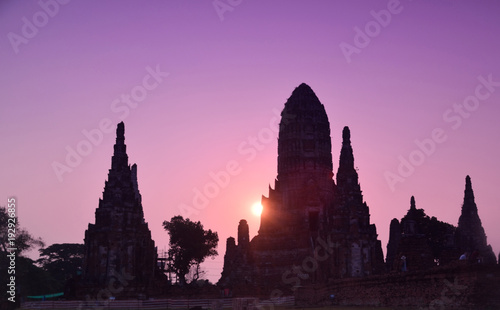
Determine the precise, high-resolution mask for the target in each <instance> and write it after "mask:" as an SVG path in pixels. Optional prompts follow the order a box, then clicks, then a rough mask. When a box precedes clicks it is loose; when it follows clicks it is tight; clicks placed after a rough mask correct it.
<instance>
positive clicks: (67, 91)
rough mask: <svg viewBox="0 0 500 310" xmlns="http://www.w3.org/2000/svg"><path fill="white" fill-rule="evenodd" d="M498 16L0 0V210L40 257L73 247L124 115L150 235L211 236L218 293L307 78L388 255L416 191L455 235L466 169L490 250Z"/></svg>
mask: <svg viewBox="0 0 500 310" xmlns="http://www.w3.org/2000/svg"><path fill="white" fill-rule="evenodd" d="M499 16H500V2H498V1H494V0H490V1H480V2H476V1H452V0H441V1H437V0H432V1H431V0H426V1H425V0H414V1H410V0H407V1H405V0H401V1H392V0H391V1H387V0H383V1H382V0H381V1H347V0H345V1H327V0H324V1H305V0H304V1H290V0H288V1H286V0H281V1H264V0H219V1H213V0H203V1H195V0H168V1H105V2H101V1H77V0H73V1H68V0H65V1H63V0H60V2H56V1H55V0H41V1H40V2H38V1H15V0H7V1H2V2H0V29H1V33H0V34H1V35H2V39H1V40H0V72H1V74H0V98H1V104H0V132H1V137H2V140H1V141H2V145H1V151H0V167H1V168H0V172H1V177H0V199H1V200H0V205H7V199H8V198H9V197H11V196H14V197H16V198H17V200H18V204H17V208H18V216H19V219H20V223H21V226H23V227H25V228H27V229H28V230H29V231H30V232H31V233H32V234H33V235H35V236H40V237H42V238H43V239H44V241H45V242H46V243H47V245H50V244H52V243H75V242H78V243H83V238H84V232H85V230H86V229H87V225H88V224H89V223H94V221H95V216H94V212H95V209H96V208H97V206H98V200H99V198H100V197H102V191H103V188H104V181H105V180H106V178H107V173H108V169H110V167H111V156H112V152H113V144H114V139H115V128H116V124H117V123H118V122H120V121H122V120H123V121H124V122H125V143H126V144H127V152H128V155H129V160H130V164H133V163H137V165H138V181H139V190H140V192H141V194H142V202H143V208H144V214H145V218H146V221H147V222H148V223H149V227H150V229H151V231H152V235H153V239H154V240H155V242H156V244H157V245H158V247H159V249H160V250H165V249H166V247H167V244H168V235H167V233H166V232H165V231H164V230H163V228H162V225H161V223H162V222H163V221H164V220H169V219H170V218H171V217H172V216H174V215H188V217H189V218H191V219H192V220H200V221H201V222H202V224H203V225H204V226H205V228H210V229H212V230H215V231H217V232H218V234H219V238H220V241H219V248H218V250H219V256H218V257H217V258H216V259H215V260H211V259H208V261H207V263H205V264H204V268H205V270H206V272H207V276H208V278H209V279H210V280H212V281H214V282H215V281H217V280H218V279H219V277H220V272H221V271H222V262H223V255H224V253H225V243H226V238H227V237H229V236H234V237H236V229H237V225H238V222H239V220H240V219H247V221H248V222H249V225H250V234H251V237H252V236H254V235H255V234H256V233H257V230H258V227H259V224H260V220H259V218H258V217H257V216H255V215H253V214H252V213H251V206H252V205H253V204H254V203H255V202H258V201H260V198H261V195H267V193H268V186H269V184H274V178H275V177H276V173H277V167H276V166H277V136H278V134H277V131H276V123H277V121H278V120H279V119H278V117H279V113H280V111H281V110H282V109H283V107H284V103H285V102H286V100H287V98H288V97H289V96H290V95H291V93H292V91H293V90H294V88H295V87H297V86H298V85H299V84H300V83H302V82H304V83H306V84H308V85H309V86H311V88H312V89H313V90H314V92H315V93H316V95H317V96H318V98H319V99H320V101H321V102H322V103H323V105H324V106H325V108H326V111H327V114H328V117H329V120H330V126H331V137H332V152H333V159H334V163H333V166H334V173H336V169H337V167H338V158H339V154H340V147H341V137H342V128H343V127H344V126H349V128H350V129H351V141H352V145H353V149H354V158H355V166H356V167H357V168H358V169H359V170H358V173H359V180H360V184H361V189H362V190H363V194H364V198H365V200H366V202H367V204H368V206H369V207H370V213H371V222H372V223H375V224H376V226H377V231H378V234H379V239H380V240H381V241H382V248H383V250H384V253H385V251H386V245H387V241H388V234H389V223H390V221H391V219H393V218H398V219H400V218H401V217H403V216H404V215H405V214H406V212H407V210H408V209H409V207H410V197H411V196H412V195H414V196H415V199H416V204H417V208H423V209H424V210H425V212H426V213H427V214H428V215H430V216H436V217H437V218H438V219H439V220H442V221H446V222H449V223H451V224H453V225H457V223H458V218H459V216H460V211H461V204H462V202H463V195H464V189H465V177H466V175H470V176H471V179H472V186H473V189H474V193H475V196H476V203H477V205H478V209H479V216H480V218H481V220H482V224H483V227H484V228H485V231H486V234H487V236H488V242H489V243H490V244H491V245H492V247H493V250H494V252H495V253H496V254H497V255H498V253H499V251H500V234H499V223H500V196H499V195H500V191H499V190H498V187H499V186H500V179H499V175H500V165H499V159H500V140H499V133H500V122H499V121H498V118H499V117H500V39H499V34H500V19H499ZM127 98H128V99H127ZM127 101H128V102H127ZM101 127H102V129H101ZM109 128H111V130H108V129H109ZM101 133H102V138H101ZM89 137H90V138H89ZM430 139H434V140H433V141H434V142H430ZM72 152H81V153H82V154H83V155H84V156H80V157H81V159H80V160H77V159H75V156H70V155H68V154H71V153H72ZM68 158H69V159H68ZM68 160H69V162H68ZM228 165H229V166H231V167H229V168H230V169H232V171H233V174H232V175H230V179H229V180H228V181H227V182H226V181H224V182H222V181H219V184H218V185H217V186H218V187H217V189H218V190H217V189H214V188H215V187H214V186H211V185H208V184H211V183H214V181H213V175H216V174H219V175H220V174H221V172H222V171H227V170H228V167H227V166H228ZM63 166H65V167H66V168H61V167H63ZM410 166H411V167H410ZM55 167H57V168H55ZM61 169H63V170H61ZM398 170H401V171H398ZM61 171H62V172H61ZM235 171H237V172H235ZM388 178H389V179H390V180H392V181H390V180H389V181H388ZM214 184H215V183H214ZM207 186H208V187H210V186H211V188H212V190H213V191H212V192H210V195H209V196H211V197H206V198H207V199H206V201H203V199H202V198H200V197H199V195H200V194H197V192H198V191H200V192H202V193H203V192H204V191H205V190H206V188H207ZM200 206H201V208H200ZM196 207H198V209H196ZM195 209H196V210H195ZM186 210H188V211H186ZM193 210H195V211H196V213H193V212H189V211H193Z"/></svg>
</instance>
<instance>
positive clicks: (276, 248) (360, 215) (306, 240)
mask: <svg viewBox="0 0 500 310" xmlns="http://www.w3.org/2000/svg"><path fill="white" fill-rule="evenodd" d="M281 116H282V118H281V122H280V130H279V137H278V176H277V178H276V180H275V184H274V189H273V188H271V187H269V194H268V197H265V196H263V197H262V205H263V211H262V215H261V224H260V229H259V232H258V235H257V236H255V237H254V238H253V239H252V240H251V242H249V241H248V228H247V227H248V226H247V224H246V221H244V220H242V221H241V222H240V226H239V227H238V244H237V245H236V244H235V240H234V238H228V241H227V249H226V254H225V260H224V262H225V263H224V270H223V272H222V276H221V279H220V280H219V283H218V284H219V285H220V286H221V287H230V288H237V287H239V286H242V285H246V284H249V285H255V286H256V287H259V288H263V290H264V291H265V290H266V289H267V290H272V289H274V288H277V287H281V286H287V285H288V286H289V287H290V286H292V285H294V284H297V281H299V282H301V283H324V282H326V281H328V279H330V278H342V277H363V276H367V275H371V274H376V273H380V272H382V271H383V268H384V267H383V255H382V249H381V244H380V241H378V240H377V232H376V228H375V225H374V224H370V214H369V209H368V206H367V205H366V203H365V202H364V201H363V196H362V194H361V189H360V185H359V183H358V174H357V171H356V169H355V167H354V157H353V152H352V147H351V141H350V131H349V128H347V127H345V128H344V131H343V142H342V150H341V154H340V161H339V168H338V173H337V185H336V184H335V182H334V179H333V171H332V170H333V164H332V152H331V137H330V123H329V121H328V116H327V115H326V112H325V108H324V106H323V105H322V104H321V102H320V101H319V99H318V98H317V97H316V95H315V93H314V92H313V91H312V89H311V88H310V87H309V86H308V85H306V84H301V85H300V86H299V87H297V88H296V89H295V90H294V91H293V93H292V95H291V96H290V98H289V99H288V100H287V102H286V103H285V107H284V109H283V111H282V113H281ZM294 266H300V268H301V269H297V268H295V269H294ZM299 279H300V280H299Z"/></svg>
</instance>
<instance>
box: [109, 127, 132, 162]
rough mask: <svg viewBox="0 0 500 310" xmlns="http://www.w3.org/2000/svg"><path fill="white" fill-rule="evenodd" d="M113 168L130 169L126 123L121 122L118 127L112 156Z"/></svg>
mask: <svg viewBox="0 0 500 310" xmlns="http://www.w3.org/2000/svg"><path fill="white" fill-rule="evenodd" d="M111 169H113V170H125V169H126V170H128V169H129V167H128V156H127V146H126V145H125V124H124V123H123V122H121V123H119V124H118V126H117V127H116V143H115V145H114V153H113V157H112V158H111Z"/></svg>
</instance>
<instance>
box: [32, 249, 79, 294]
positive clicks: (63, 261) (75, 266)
mask: <svg viewBox="0 0 500 310" xmlns="http://www.w3.org/2000/svg"><path fill="white" fill-rule="evenodd" d="M84 250H85V246H84V245H83V244H80V243H55V244H52V245H50V246H48V247H46V248H44V249H40V250H39V251H40V258H39V259H38V260H37V264H38V265H40V266H41V267H42V268H43V269H44V270H45V271H47V272H49V273H50V274H51V275H52V277H53V278H54V279H55V280H56V281H57V284H58V287H59V289H63V288H64V285H65V283H66V280H67V279H68V278H71V277H74V276H76V275H77V273H78V271H80V270H81V268H82V265H83V254H84Z"/></svg>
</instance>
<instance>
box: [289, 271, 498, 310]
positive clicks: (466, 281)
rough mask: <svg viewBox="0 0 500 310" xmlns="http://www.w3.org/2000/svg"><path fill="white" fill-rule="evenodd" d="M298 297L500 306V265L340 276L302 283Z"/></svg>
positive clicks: (303, 300) (320, 301)
mask: <svg viewBox="0 0 500 310" xmlns="http://www.w3.org/2000/svg"><path fill="white" fill-rule="evenodd" d="M331 295H334V297H333V299H332V297H331ZM295 300H296V303H297V306H312V305H327V304H332V303H333V304H337V305H357V306H385V307H394V308H395V309H402V308H406V309H500V268H499V266H498V265H495V266H491V267H486V266H481V265H455V266H449V267H441V268H435V269H432V270H429V271H426V272H414V273H411V272H407V273H393V274H387V275H380V276H371V277H367V278H362V279H354V278H350V279H338V280H334V281H332V282H331V283H330V284H329V285H327V286H325V285H323V286H310V287H301V288H300V289H298V290H297V291H296V293H295Z"/></svg>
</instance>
